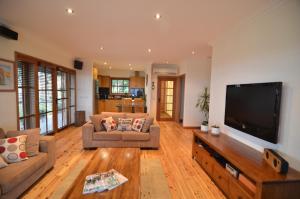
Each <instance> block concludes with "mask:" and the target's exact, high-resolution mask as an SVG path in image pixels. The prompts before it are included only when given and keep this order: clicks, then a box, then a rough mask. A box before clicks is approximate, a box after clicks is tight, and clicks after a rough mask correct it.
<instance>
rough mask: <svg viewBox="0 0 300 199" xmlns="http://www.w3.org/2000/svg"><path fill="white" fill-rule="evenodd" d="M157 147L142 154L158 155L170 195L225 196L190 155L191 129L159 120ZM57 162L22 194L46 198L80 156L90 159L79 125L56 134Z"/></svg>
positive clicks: (195, 196) (191, 196)
mask: <svg viewBox="0 0 300 199" xmlns="http://www.w3.org/2000/svg"><path fill="white" fill-rule="evenodd" d="M159 125H160V127H161V137H160V149H159V150H142V151H141V156H142V157H143V158H159V159H160V160H161V163H162V166H163V169H164V173H165V176H166V178H167V181H168V186H169V189H170V192H171V195H172V198H187V199H192V198H203V199H210V198H212V199H213V198H225V197H224V195H223V194H222V192H221V191H220V190H219V189H218V188H217V187H216V185H215V184H214V183H213V182H212V181H211V179H210V178H209V177H208V176H207V174H206V173H205V172H204V171H203V170H202V169H201V168H200V166H199V165H198V163H196V162H195V160H193V159H192V130H190V129H183V128H182V127H181V126H180V125H179V124H177V123H174V122H159ZM55 139H56V158H57V160H56V164H55V166H54V168H53V169H52V170H50V171H49V172H48V173H47V174H45V175H44V176H43V178H41V179H40V180H39V181H38V182H37V183H35V184H34V185H33V186H32V187H31V188H30V189H29V190H28V191H27V192H26V193H25V194H23V196H22V198H24V199H33V198H49V197H51V195H52V194H53V193H54V191H55V190H56V189H57V188H58V187H59V186H60V184H61V183H62V181H63V179H64V178H65V177H66V176H67V175H68V174H69V173H70V171H72V169H73V168H74V167H75V166H76V164H77V163H78V161H79V160H80V159H86V160H89V159H91V157H92V155H93V154H94V153H95V151H96V150H83V148H82V143H81V128H76V127H70V128H67V129H65V130H63V131H61V132H59V133H56V134H55Z"/></svg>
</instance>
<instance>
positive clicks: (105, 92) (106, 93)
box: [99, 87, 109, 99]
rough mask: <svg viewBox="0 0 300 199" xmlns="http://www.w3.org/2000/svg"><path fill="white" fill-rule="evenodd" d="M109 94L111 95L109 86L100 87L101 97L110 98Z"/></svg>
mask: <svg viewBox="0 0 300 199" xmlns="http://www.w3.org/2000/svg"><path fill="white" fill-rule="evenodd" d="M108 96H109V88H105V87H99V98H100V99H108Z"/></svg>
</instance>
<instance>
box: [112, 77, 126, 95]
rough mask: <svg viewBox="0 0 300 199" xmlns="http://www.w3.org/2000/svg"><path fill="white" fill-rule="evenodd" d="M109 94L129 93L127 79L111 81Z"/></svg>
mask: <svg viewBox="0 0 300 199" xmlns="http://www.w3.org/2000/svg"><path fill="white" fill-rule="evenodd" d="M111 93H112V94H126V93H129V79H112V80H111Z"/></svg>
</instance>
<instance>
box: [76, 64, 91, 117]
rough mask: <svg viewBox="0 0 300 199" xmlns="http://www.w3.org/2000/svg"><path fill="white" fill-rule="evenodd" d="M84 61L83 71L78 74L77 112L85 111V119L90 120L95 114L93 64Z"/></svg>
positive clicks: (78, 71)
mask: <svg viewBox="0 0 300 199" xmlns="http://www.w3.org/2000/svg"><path fill="white" fill-rule="evenodd" d="M82 61H83V63H84V65H83V68H82V70H77V72H76V88H77V110H78V111H81V110H82V111H85V119H86V120H89V116H91V115H93V112H94V111H93V110H94V97H95V96H94V80H93V62H91V61H89V60H85V59H83V60H82Z"/></svg>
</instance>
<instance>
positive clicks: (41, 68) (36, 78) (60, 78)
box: [16, 53, 76, 134]
mask: <svg viewBox="0 0 300 199" xmlns="http://www.w3.org/2000/svg"><path fill="white" fill-rule="evenodd" d="M16 62H17V87H18V92H17V101H18V125H19V129H20V130H25V129H30V128H40V129H41V134H50V133H53V132H55V131H57V130H60V129H62V128H64V127H66V126H68V125H71V124H73V123H74V122H75V111H76V100H75V98H76V83H75V82H76V81H75V80H76V72H75V71H74V70H70V69H67V68H64V67H59V66H57V65H54V64H51V63H47V62H45V61H42V60H39V59H36V58H33V57H29V56H26V55H22V54H19V53H17V54H16Z"/></svg>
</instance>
